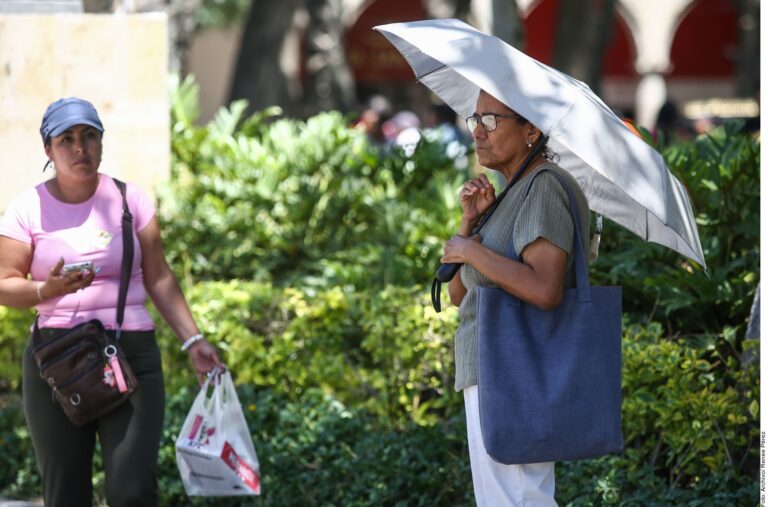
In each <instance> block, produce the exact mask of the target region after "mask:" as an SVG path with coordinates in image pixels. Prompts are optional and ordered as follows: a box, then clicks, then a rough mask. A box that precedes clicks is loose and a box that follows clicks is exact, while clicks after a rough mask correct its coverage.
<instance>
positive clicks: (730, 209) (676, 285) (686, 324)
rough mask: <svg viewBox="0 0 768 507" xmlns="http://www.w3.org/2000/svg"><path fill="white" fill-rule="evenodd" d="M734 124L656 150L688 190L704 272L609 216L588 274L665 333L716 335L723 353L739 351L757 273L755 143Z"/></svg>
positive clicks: (635, 315)
mask: <svg viewBox="0 0 768 507" xmlns="http://www.w3.org/2000/svg"><path fill="white" fill-rule="evenodd" d="M741 126H742V124H739V123H728V124H726V125H725V126H724V127H720V128H718V129H715V130H714V131H712V132H711V133H710V134H708V135H707V136H703V137H699V138H698V139H696V140H695V141H694V142H692V143H687V144H673V145H671V146H669V147H667V148H665V149H664V150H663V154H664V156H665V158H666V160H667V163H668V164H669V166H670V169H671V170H672V172H673V173H674V174H675V175H676V176H677V177H678V178H679V179H680V181H681V182H682V183H683V185H684V186H685V187H686V189H687V190H688V192H689V194H690V196H691V201H692V205H693V209H694V212H695V217H696V224H697V226H698V230H699V235H700V238H701V244H702V248H703V249H704V258H705V259H706V262H707V264H708V267H709V276H710V277H709V278H708V277H706V276H702V275H701V273H700V272H695V271H696V270H695V268H694V267H693V266H692V265H691V262H690V261H687V260H686V259H685V258H683V257H682V256H680V255H679V254H676V253H674V252H672V251H671V250H669V249H667V248H664V247H661V246H658V245H654V244H650V243H643V242H642V241H641V240H639V239H638V238H637V237H635V236H633V235H632V234H630V233H628V232H626V231H625V230H623V229H621V228H619V227H618V226H616V225H615V224H613V223H606V227H605V229H604V231H603V246H602V248H601V254H600V258H599V259H598V261H597V262H596V263H595V265H594V266H593V269H592V272H593V275H592V278H593V280H594V281H595V282H597V281H600V282H603V283H611V284H620V285H623V290H624V298H623V303H624V310H625V311H626V312H627V313H629V314H630V315H632V316H633V319H635V320H637V321H639V322H645V321H647V320H660V321H662V322H663V323H664V324H665V326H666V327H667V332H668V333H669V334H670V335H683V336H692V335H705V334H715V335H718V343H717V346H718V349H719V350H721V351H722V352H723V353H726V354H728V355H733V353H734V352H735V353H738V352H740V342H741V340H742V339H743V337H744V331H745V329H746V322H747V317H748V316H749V310H750V306H751V304H752V300H753V298H754V294H755V289H756V286H757V282H758V280H759V276H760V272H759V266H760V264H759V248H760V240H759V238H760V236H759V234H760V230H759V227H760V220H759V217H760V185H759V181H760V144H759V143H758V142H757V141H756V140H755V139H754V138H752V137H750V136H749V135H746V134H743V133H740V129H741ZM729 349H730V350H729Z"/></svg>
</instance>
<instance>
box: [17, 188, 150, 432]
mask: <svg viewBox="0 0 768 507" xmlns="http://www.w3.org/2000/svg"><path fill="white" fill-rule="evenodd" d="M114 181H115V184H116V185H117V187H118V188H119V189H120V194H121V195H122V198H123V217H122V235H123V257H122V267H121V272H120V290H119V293H118V300H117V329H116V333H115V337H114V338H112V337H111V336H110V335H109V333H108V332H107V330H106V329H105V328H104V324H102V323H101V321H100V320H98V319H93V320H89V321H88V322H83V323H82V324H78V325H77V326H74V327H72V328H70V329H67V330H65V331H63V332H62V333H61V334H56V335H55V336H53V337H52V338H50V339H47V340H46V339H44V338H43V337H42V335H41V334H40V329H39V328H38V324H37V317H35V324H34V327H33V330H32V355H33V356H34V358H35V363H37V366H38V368H40V376H41V377H42V378H43V380H45V381H46V382H47V383H48V385H49V386H50V387H51V390H52V391H53V397H54V399H55V400H56V401H57V402H58V403H59V405H61V408H62V409H64V413H65V414H66V415H67V417H69V420H70V421H72V423H73V424H75V425H76V426H82V425H84V424H87V423H89V422H91V421H93V420H94V419H97V418H99V417H101V416H103V415H104V414H106V413H108V412H110V411H112V410H113V409H115V408H116V407H118V406H119V405H121V404H123V403H124V402H126V401H127V400H128V398H129V397H130V396H131V395H132V394H133V393H134V391H135V390H136V389H137V387H138V382H137V380H136V376H135V375H134V373H133V371H132V370H131V367H130V365H129V364H128V361H127V359H126V357H125V353H124V352H123V350H122V347H121V346H120V334H121V327H122V324H123V316H124V313H125V301H126V298H127V294H128V284H129V282H130V278H131V267H132V264H133V216H132V215H131V212H130V211H129V210H128V201H127V200H126V197H125V192H126V186H125V183H123V182H122V181H118V180H116V179H115V180H114Z"/></svg>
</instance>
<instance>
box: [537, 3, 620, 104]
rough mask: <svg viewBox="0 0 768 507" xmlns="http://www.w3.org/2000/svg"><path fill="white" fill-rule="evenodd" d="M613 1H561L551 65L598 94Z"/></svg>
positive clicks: (614, 10)
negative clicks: (582, 82)
mask: <svg viewBox="0 0 768 507" xmlns="http://www.w3.org/2000/svg"><path fill="white" fill-rule="evenodd" d="M615 12H616V0H561V2H560V11H559V15H558V19H557V32H556V35H555V49H554V54H553V57H552V62H553V65H554V67H556V68H557V69H560V70H562V71H563V72H565V73H566V74H569V75H571V76H573V77H575V78H576V79H579V80H581V81H584V82H585V83H586V84H587V85H589V86H590V88H592V90H593V91H595V93H599V88H600V75H601V73H602V62H603V54H604V52H605V48H606V47H608V45H609V44H610V42H611V39H612V38H613V19H614V15H615Z"/></svg>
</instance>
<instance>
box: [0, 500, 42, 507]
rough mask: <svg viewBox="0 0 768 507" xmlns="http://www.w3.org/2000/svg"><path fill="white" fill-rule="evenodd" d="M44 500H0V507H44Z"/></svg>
mask: <svg viewBox="0 0 768 507" xmlns="http://www.w3.org/2000/svg"><path fill="white" fill-rule="evenodd" d="M42 505H43V501H42V500H8V499H6V498H0V507H42Z"/></svg>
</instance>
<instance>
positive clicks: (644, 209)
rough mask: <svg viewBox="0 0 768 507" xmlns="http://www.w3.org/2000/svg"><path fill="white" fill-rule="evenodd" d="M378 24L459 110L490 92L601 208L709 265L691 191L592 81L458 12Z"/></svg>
mask: <svg viewBox="0 0 768 507" xmlns="http://www.w3.org/2000/svg"><path fill="white" fill-rule="evenodd" d="M375 29H376V30H378V31H379V32H381V33H382V34H383V35H384V36H385V37H386V38H387V39H388V40H389V41H390V42H391V43H392V44H393V45H394V46H395V48H397V49H398V50H399V51H400V53H402V55H403V56H404V57H405V59H406V60H407V61H408V63H409V64H410V66H411V67H412V68H413V71H414V73H415V74H416V78H417V79H418V80H419V81H421V82H422V83H423V84H424V85H426V86H427V87H428V88H429V89H431V90H432V91H433V92H434V93H435V94H436V95H437V96H439V97H440V98H441V99H442V100H443V101H444V102H445V103H446V104H448V105H449V106H450V107H451V108H453V110H454V111H456V112H457V113H458V114H459V115H461V116H462V117H467V116H470V115H472V114H473V113H474V111H475V104H476V102H477V97H478V95H479V93H480V90H485V91H486V92H487V93H489V94H490V95H492V96H493V97H495V98H497V99H498V100H500V101H501V102H503V103H504V104H506V105H507V106H509V107H510V108H511V109H512V110H514V111H515V112H517V113H519V114H521V115H523V116H524V117H525V118H527V119H528V120H529V121H530V122H531V123H533V124H534V125H535V126H536V127H537V128H539V130H541V131H542V132H543V133H544V135H547V136H549V146H550V147H551V148H552V150H553V151H554V152H555V153H557V154H558V155H559V156H560V160H559V161H558V164H559V165H560V166H561V167H562V168H563V169H566V170H567V171H569V172H570V173H571V174H573V176H574V177H575V178H576V180H577V181H578V182H579V185H580V186H581V188H582V189H583V191H584V194H585V195H586V197H587V200H588V201H589V207H590V208H591V209H592V210H594V211H595V212H597V213H600V214H602V215H605V216H606V217H608V218H610V219H611V220H613V221H614V222H616V223H618V224H619V225H621V226H623V227H625V228H627V229H629V230H630V231H632V232H633V233H635V234H637V235H638V236H640V237H641V238H643V239H644V240H645V241H652V242H654V243H659V244H661V245H664V246H666V247H669V248H671V249H672V250H675V251H676V252H679V253H681V254H683V255H685V256H686V257H688V258H690V259H692V260H694V261H696V262H697V263H699V264H700V265H701V266H702V267H703V268H705V269H706V264H705V261H704V254H703V252H702V249H701V243H700V241H699V234H698V231H697V230H696V222H695V221H694V218H693V212H692V210H691V204H690V201H689V199H688V194H687V192H686V191H685V188H684V187H683V185H682V184H681V183H680V182H679V181H678V180H677V178H675V177H674V176H673V175H672V174H671V173H670V172H669V169H668V168H667V166H666V164H665V163H664V159H663V158H662V156H661V154H659V153H658V152H657V151H656V150H654V149H653V148H651V147H650V146H649V145H648V144H646V143H645V142H644V141H643V140H642V139H640V138H639V137H637V136H636V135H635V134H634V133H632V131H630V130H629V128H627V126H626V125H625V124H624V123H623V122H622V120H621V119H620V118H619V117H617V116H616V115H615V114H614V113H613V112H612V111H611V110H610V109H609V108H608V106H606V105H605V103H603V101H602V100H600V98H599V97H598V96H597V95H595V94H594V93H593V92H592V90H590V89H589V87H588V86H587V85H586V84H584V83H582V82H581V81H578V80H576V79H574V78H572V77H570V76H568V75H566V74H563V73H562V72H560V71H558V70H555V69H553V68H552V67H549V66H547V65H544V64H543V63H541V62H539V61H537V60H534V59H533V58H531V57H529V56H527V55H526V54H524V53H522V52H520V51H518V50H517V49H515V48H513V47H512V46H510V45H508V44H506V43H505V42H504V41H502V40H500V39H498V38H497V37H493V36H491V35H487V34H485V33H483V32H480V31H478V30H476V29H475V28H473V27H471V26H469V25H467V24H466V23H463V22H461V21H459V20H456V19H439V20H428V21H415V22H410V23H392V24H388V25H381V26H377V27H375Z"/></svg>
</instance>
